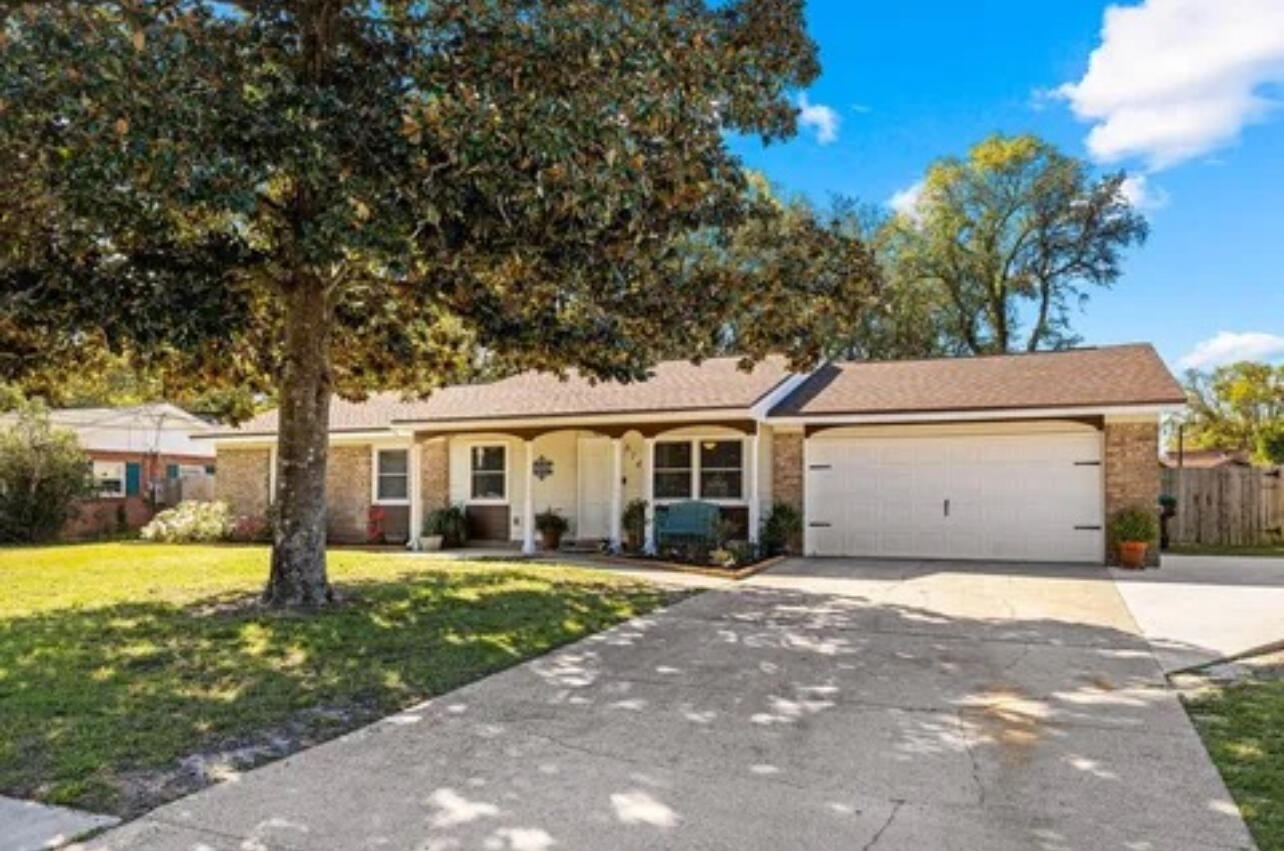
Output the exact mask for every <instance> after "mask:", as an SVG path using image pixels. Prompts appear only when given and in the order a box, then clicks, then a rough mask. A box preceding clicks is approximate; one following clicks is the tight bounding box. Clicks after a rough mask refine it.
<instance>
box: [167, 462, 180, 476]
mask: <svg viewBox="0 0 1284 851" xmlns="http://www.w3.org/2000/svg"><path fill="white" fill-rule="evenodd" d="M165 478H167V479H177V478H178V465H177V464H166V465H165Z"/></svg>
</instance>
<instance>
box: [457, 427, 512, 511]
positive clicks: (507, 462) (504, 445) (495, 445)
mask: <svg viewBox="0 0 1284 851" xmlns="http://www.w3.org/2000/svg"><path fill="white" fill-rule="evenodd" d="M464 449H465V451H466V453H467V455H468V461H467V464H466V465H465V466H467V467H468V482H467V485H466V487H467V488H468V490H467V494H468V498H467V499H465V500H464V503H465V504H466V505H508V504H509V500H510V498H511V497H512V495H513V491H512V481H513V477H512V465H513V447H512V446H511V445H509V444H508V442H506V441H503V440H476V441H470V442H468V443H466V444H464ZM477 449H501V450H503V452H504V469H503V470H502V473H503V475H504V495H503V496H502V497H498V498H496V497H475V496H473V473H474V472H476V471H474V470H473V452H474V450H477ZM483 472H486V473H491V474H494V473H497V472H501V471H499V470H485V471H483Z"/></svg>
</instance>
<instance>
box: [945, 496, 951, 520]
mask: <svg viewBox="0 0 1284 851" xmlns="http://www.w3.org/2000/svg"><path fill="white" fill-rule="evenodd" d="M945 516H946V517H949V516H950V501H949V500H948V499H947V500H945Z"/></svg>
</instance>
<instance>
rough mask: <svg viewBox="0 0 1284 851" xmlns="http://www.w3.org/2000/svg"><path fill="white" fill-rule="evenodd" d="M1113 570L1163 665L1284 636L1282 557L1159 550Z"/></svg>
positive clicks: (1203, 659)
mask: <svg viewBox="0 0 1284 851" xmlns="http://www.w3.org/2000/svg"><path fill="white" fill-rule="evenodd" d="M1111 573H1112V574H1113V576H1114V579H1115V584H1116V586H1118V588H1119V593H1120V594H1121V595H1122V596H1123V599H1124V602H1125V603H1127V605H1128V609H1129V611H1130V612H1131V613H1132V616H1133V617H1134V618H1135V619H1136V621H1137V625H1138V627H1139V628H1140V629H1141V633H1142V635H1144V636H1145V637H1146V639H1147V640H1148V641H1149V642H1150V644H1151V646H1152V647H1153V648H1154V651H1155V655H1156V656H1157V657H1158V658H1159V661H1160V663H1161V664H1162V665H1163V666H1164V670H1166V671H1170V672H1171V671H1177V670H1181V669H1183V668H1188V667H1192V666H1195V665H1205V664H1208V663H1209V662H1213V661H1216V660H1218V659H1224V658H1226V657H1228V656H1233V655H1235V654H1238V653H1243V652H1244V651H1246V650H1251V649H1254V648H1258V647H1262V646H1265V645H1269V644H1272V643H1275V642H1278V641H1280V640H1284V559H1281V558H1254V557H1235V556H1182V555H1165V556H1164V557H1163V566H1162V567H1161V568H1160V569H1159V570H1146V571H1140V572H1139V571H1132V570H1112V571H1111Z"/></svg>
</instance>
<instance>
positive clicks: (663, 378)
mask: <svg viewBox="0 0 1284 851" xmlns="http://www.w3.org/2000/svg"><path fill="white" fill-rule="evenodd" d="M738 363H739V359H738V358H712V359H710V360H706V361H703V362H701V363H700V364H698V365H697V364H692V363H690V362H689V361H665V362H663V363H660V364H658V365H657V366H656V368H655V371H654V374H653V375H652V376H651V378H650V379H648V380H646V381H641V382H637V383H634V384H619V383H616V382H599V383H597V384H593V383H591V382H590V381H589V380H588V379H586V378H583V377H582V376H579V375H577V374H575V373H572V374H571V375H570V376H568V377H567V379H566V380H565V381H563V380H561V379H559V378H558V377H557V376H555V375H549V374H547V373H535V372H529V373H523V374H521V375H515V376H513V377H511V378H505V379H502V380H500V381H493V382H490V383H487V384H466V385H457V386H452V387H443V388H441V389H440V390H437V391H434V392H433V394H432V395H431V396H429V397H428V398H427V399H420V400H414V399H411V400H404V399H402V397H401V395H400V394H398V393H377V394H374V395H372V396H371V397H370V398H369V399H367V400H366V401H364V402H348V401H344V400H343V399H338V398H335V399H334V400H333V401H332V402H331V404H330V430H331V431H339V432H341V431H367V430H373V429H385V428H388V427H390V426H391V425H393V424H394V423H398V422H405V423H429V422H439V421H443V420H483V419H516V418H529V417H560V416H575V415H588V414H634V413H636V414H648V413H660V412H668V411H686V410H707V409H725V410H738V409H748V408H751V407H752V406H753V405H754V404H755V403H756V402H758V401H759V400H760V399H762V397H764V396H765V395H767V394H768V393H769V392H771V391H772V390H773V389H774V388H775V387H776V386H777V385H779V384H780V382H782V381H784V380H785V379H786V378H787V377H788V376H789V365H788V362H787V361H786V360H785V359H784V358H780V357H770V358H767V359H766V360H763V361H762V362H761V363H759V364H757V365H756V366H755V367H754V368H753V370H752V371H750V372H745V371H744V370H741V369H740V368H739V367H738ZM276 429H277V418H276V411H268V412H266V413H263V414H260V415H259V416H257V417H254V418H253V419H251V420H249V421H247V422H245V423H243V424H242V425H241V426H240V427H239V428H237V429H223V430H220V431H217V432H211V433H210V434H211V435H212V436H223V435H236V434H242V435H258V434H265V435H267V434H275V433H276Z"/></svg>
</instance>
